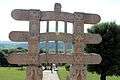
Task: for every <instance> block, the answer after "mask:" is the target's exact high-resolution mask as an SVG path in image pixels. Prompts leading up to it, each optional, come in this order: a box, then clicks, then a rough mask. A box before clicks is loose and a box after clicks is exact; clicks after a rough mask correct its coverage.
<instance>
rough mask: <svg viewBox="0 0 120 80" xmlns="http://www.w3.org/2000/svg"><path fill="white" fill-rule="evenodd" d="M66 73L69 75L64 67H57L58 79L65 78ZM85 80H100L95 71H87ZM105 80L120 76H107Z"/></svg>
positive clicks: (118, 79) (118, 78)
mask: <svg viewBox="0 0 120 80" xmlns="http://www.w3.org/2000/svg"><path fill="white" fill-rule="evenodd" d="M67 75H69V72H68V71H66V70H65V68H64V67H59V69H58V76H59V78H60V80H66V77H67ZM87 80H100V76H99V75H97V74H96V73H94V74H92V73H90V72H88V73H87ZM107 80H120V76H119V77H116V76H108V77H107Z"/></svg>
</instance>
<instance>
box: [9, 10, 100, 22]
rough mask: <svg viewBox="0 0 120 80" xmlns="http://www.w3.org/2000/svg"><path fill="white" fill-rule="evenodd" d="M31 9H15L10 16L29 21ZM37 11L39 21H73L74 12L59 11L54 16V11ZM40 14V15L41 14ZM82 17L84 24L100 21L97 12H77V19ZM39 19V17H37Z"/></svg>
mask: <svg viewBox="0 0 120 80" xmlns="http://www.w3.org/2000/svg"><path fill="white" fill-rule="evenodd" d="M30 11H31V10H24V9H15V10H13V11H12V14H11V15H12V17H13V18H14V19H16V20H25V21H29V20H30V16H29V15H30V13H29V12H30ZM38 13H39V14H40V17H41V18H40V19H41V21H67V22H71V23H73V22H74V14H72V13H67V12H61V13H58V14H59V16H58V18H56V16H57V15H56V12H54V11H39V10H38ZM41 15H42V16H41ZM80 15H83V16H82V19H84V23H85V24H95V23H98V22H99V21H100V16H99V15H97V14H89V13H78V14H77V16H78V19H81V16H80ZM38 19H39V17H38Z"/></svg>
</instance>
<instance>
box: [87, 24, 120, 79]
mask: <svg viewBox="0 0 120 80" xmlns="http://www.w3.org/2000/svg"><path fill="white" fill-rule="evenodd" d="M88 33H93V34H94V33H95V34H100V35H101V37H102V42H101V43H100V44H90V45H87V47H86V49H85V50H86V51H87V52H88V53H93V52H94V53H97V54H100V55H101V57H102V62H101V63H100V64H98V65H89V66H88V70H89V71H92V72H94V71H96V72H97V73H99V74H101V76H104V78H105V77H106V75H120V26H119V25H117V24H116V23H115V22H111V23H100V24H97V25H95V26H93V27H92V28H91V29H88ZM101 80H105V79H101Z"/></svg>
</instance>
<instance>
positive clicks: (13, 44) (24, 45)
mask: <svg viewBox="0 0 120 80" xmlns="http://www.w3.org/2000/svg"><path fill="white" fill-rule="evenodd" d="M18 47H22V48H28V43H27V42H26V43H25V42H11V41H0V49H4V48H7V49H11V48H18ZM67 47H68V49H72V44H70V43H69V44H68V46H67ZM40 48H41V49H43V50H45V49H46V43H45V42H41V43H40ZM48 48H49V49H50V50H55V48H56V45H55V42H49V43H48ZM58 49H59V50H64V43H63V42H61V41H59V42H58Z"/></svg>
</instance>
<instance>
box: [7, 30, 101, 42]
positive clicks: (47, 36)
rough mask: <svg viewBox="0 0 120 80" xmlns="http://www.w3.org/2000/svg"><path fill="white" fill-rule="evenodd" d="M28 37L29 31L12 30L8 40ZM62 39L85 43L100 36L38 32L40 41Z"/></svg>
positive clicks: (23, 40) (20, 40)
mask: <svg viewBox="0 0 120 80" xmlns="http://www.w3.org/2000/svg"><path fill="white" fill-rule="evenodd" d="M29 37H30V34H29V32H25V31H12V32H11V33H10V35H9V38H10V40H12V41H16V42H27V41H28V39H29ZM46 40H48V41H63V42H75V41H76V40H78V41H79V42H84V43H85V44H98V43H100V42H101V41H102V38H101V36H100V35H99V34H88V33H84V34H78V35H74V34H70V33H57V32H48V33H40V42H42V41H46Z"/></svg>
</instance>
